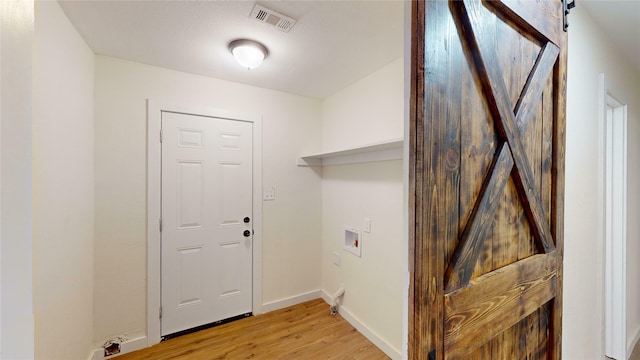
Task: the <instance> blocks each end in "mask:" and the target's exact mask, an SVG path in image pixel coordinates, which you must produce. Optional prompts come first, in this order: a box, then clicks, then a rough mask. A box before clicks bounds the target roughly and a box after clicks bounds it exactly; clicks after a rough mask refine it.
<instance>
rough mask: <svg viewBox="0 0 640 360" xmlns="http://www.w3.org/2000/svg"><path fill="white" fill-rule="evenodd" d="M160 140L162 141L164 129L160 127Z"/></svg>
mask: <svg viewBox="0 0 640 360" xmlns="http://www.w3.org/2000/svg"><path fill="white" fill-rule="evenodd" d="M160 142H162V129H160Z"/></svg>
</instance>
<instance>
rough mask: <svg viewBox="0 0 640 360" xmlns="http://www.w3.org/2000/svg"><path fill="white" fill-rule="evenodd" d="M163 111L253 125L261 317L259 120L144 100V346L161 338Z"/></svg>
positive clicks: (256, 288) (256, 284) (256, 304)
mask: <svg viewBox="0 0 640 360" xmlns="http://www.w3.org/2000/svg"><path fill="white" fill-rule="evenodd" d="M163 111H170V112H177V113H183V114H188V115H199V116H208V117H216V118H222V119H229V120H241V121H247V122H251V123H253V134H252V135H253V179H252V180H253V199H254V201H253V218H254V221H253V230H254V235H253V274H252V275H253V288H252V292H253V298H252V303H253V305H252V307H253V309H252V311H253V314H256V315H257V314H261V313H262V191H261V190H262V117H261V116H260V115H257V114H247V113H240V112H231V111H226V110H220V109H212V108H206V107H193V106H183V105H176V104H166V103H158V102H155V101H153V100H151V99H147V346H152V345H155V344H158V343H159V342H160V340H161V335H160V304H161V301H160V284H161V278H160V214H161V202H160V200H161V181H160V180H161V166H160V164H161V146H160V145H161V144H160V130H161V118H162V112H163Z"/></svg>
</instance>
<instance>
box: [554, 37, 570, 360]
mask: <svg viewBox="0 0 640 360" xmlns="http://www.w3.org/2000/svg"><path fill="white" fill-rule="evenodd" d="M559 42H560V43H559V44H558V46H559V47H560V57H559V61H558V62H557V63H556V66H555V67H554V76H553V78H554V84H553V89H554V100H555V102H554V126H553V132H554V134H553V152H552V158H553V165H552V166H553V169H552V175H553V185H552V196H551V199H552V205H551V209H552V216H551V229H552V231H553V236H554V239H555V241H556V244H555V245H556V249H557V252H558V257H557V262H558V264H557V266H556V267H557V274H556V282H557V284H556V287H557V288H558V289H562V279H563V263H564V187H565V176H564V169H565V154H566V148H565V144H566V140H565V139H566V133H565V131H566V113H567V109H566V95H567V34H566V33H564V32H563V33H562V34H561V38H560V39H559ZM551 316H552V318H553V326H552V329H551V334H552V339H551V344H550V346H551V347H552V349H553V359H562V292H559V293H558V295H557V296H556V297H555V299H554V304H553V310H552V315H551Z"/></svg>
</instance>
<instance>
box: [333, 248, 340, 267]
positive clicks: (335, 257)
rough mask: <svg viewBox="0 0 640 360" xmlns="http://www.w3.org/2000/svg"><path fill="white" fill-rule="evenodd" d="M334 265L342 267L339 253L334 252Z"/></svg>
mask: <svg viewBox="0 0 640 360" xmlns="http://www.w3.org/2000/svg"><path fill="white" fill-rule="evenodd" d="M333 264H334V265H337V266H340V253H339V252H335V251H334V252H333Z"/></svg>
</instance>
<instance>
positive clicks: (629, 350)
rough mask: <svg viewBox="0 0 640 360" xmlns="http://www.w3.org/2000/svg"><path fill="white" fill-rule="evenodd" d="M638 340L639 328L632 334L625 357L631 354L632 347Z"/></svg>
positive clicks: (639, 338) (639, 337)
mask: <svg viewBox="0 0 640 360" xmlns="http://www.w3.org/2000/svg"><path fill="white" fill-rule="evenodd" d="M638 340H640V328H637V329H636V334H635V335H634V336H633V340H631V343H630V344H629V346H628V347H627V359H628V358H629V357H630V356H631V353H633V349H634V348H635V347H636V344H637V343H638Z"/></svg>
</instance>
